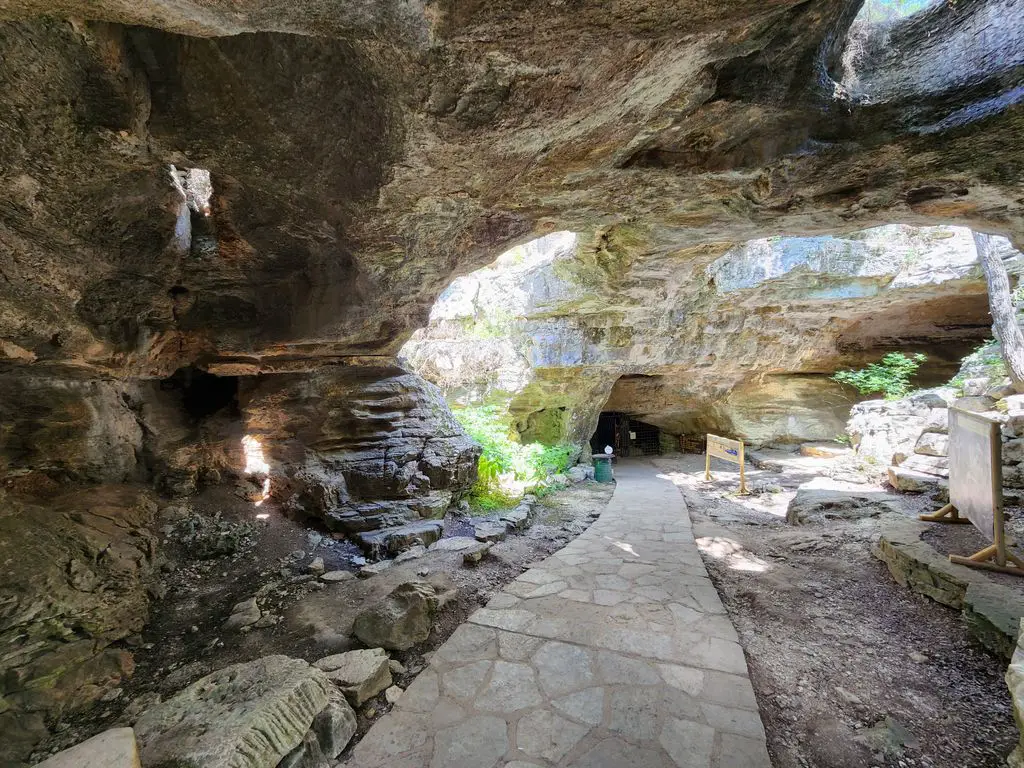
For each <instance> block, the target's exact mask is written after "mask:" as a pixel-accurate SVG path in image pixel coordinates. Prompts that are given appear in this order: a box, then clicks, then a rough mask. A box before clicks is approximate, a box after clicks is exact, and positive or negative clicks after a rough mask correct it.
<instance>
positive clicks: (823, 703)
mask: <svg viewBox="0 0 1024 768" xmlns="http://www.w3.org/2000/svg"><path fill="white" fill-rule="evenodd" d="M657 465H658V466H659V467H660V468H661V469H662V470H663V471H664V472H665V473H666V474H667V475H669V476H670V477H671V478H672V479H673V481H674V482H675V483H676V485H677V486H678V487H679V489H680V491H681V492H682V493H683V495H684V497H685V499H686V501H687V504H688V505H689V508H690V514H691V516H692V517H693V519H694V531H695V534H696V535H697V536H698V537H699V539H700V541H699V542H698V543H699V544H700V545H701V546H702V550H703V553H704V557H705V562H706V564H707V566H708V570H709V572H710V574H711V578H712V580H713V581H714V582H715V585H716V586H717V588H718V590H719V592H720V593H721V595H722V599H723V601H724V603H725V605H726V607H727V609H728V611H729V614H730V616H731V617H732V619H733V622H734V623H735V625H736V628H737V630H738V631H739V634H740V638H741V642H742V643H743V646H744V649H745V651H746V654H747V660H748V663H749V666H750V672H751V679H752V681H753V683H754V689H755V691H756V693H757V697H758V701H759V704H760V706H761V712H762V717H763V720H764V724H765V729H766V731H767V734H768V746H769V751H770V753H771V756H772V760H773V763H774V765H775V767H776V768H796V767H797V766H803V767H806V768H865V767H874V766H879V767H881V766H885V767H886V768H890V767H891V768H897V767H898V768H925V767H928V768H996V767H997V766H998V767H999V768H1002V766H1005V760H1006V756H1007V755H1008V754H1009V752H1010V751H1011V749H1012V748H1013V746H1014V744H1015V743H1016V741H1017V729H1016V727H1015V725H1014V722H1013V717H1012V712H1011V707H1010V699H1009V694H1008V692H1007V690H1006V686H1005V683H1004V682H1003V674H1004V671H1005V666H1006V663H1005V661H1004V660H1002V659H999V658H996V657H994V656H992V655H991V654H989V653H988V652H987V651H986V650H985V649H983V648H982V647H981V646H980V645H978V644H977V643H976V642H975V641H974V640H973V638H972V637H971V635H970V633H969V632H968V630H967V628H966V626H965V625H964V624H963V622H962V621H961V619H960V617H959V614H957V613H956V612H955V611H952V610H950V609H948V608H945V607H944V606H941V605H939V604H937V603H934V602H931V601H929V600H927V599H926V598H923V597H920V596H917V595H914V594H911V593H910V592H909V591H907V590H904V589H902V588H901V587H899V586H898V585H897V584H896V583H895V581H893V579H892V577H891V576H890V575H889V573H888V571H887V570H886V568H885V566H884V565H883V564H882V563H881V562H880V561H878V560H876V559H875V558H874V557H873V556H872V554H871V547H872V544H873V542H874V541H875V540H876V539H877V521H876V519H873V518H867V519H860V520H852V521H845V520H844V521H840V520H833V521H829V522H828V524H827V525H824V524H810V525H804V526H800V527H797V528H794V527H792V526H789V525H787V524H786V522H785V510H786V506H787V505H788V503H789V500H790V499H791V498H792V497H793V495H794V494H795V491H796V487H797V486H798V485H799V484H800V483H802V482H806V481H807V480H809V479H811V478H812V477H813V476H815V475H816V474H821V473H826V472H829V469H828V468H827V467H825V468H822V467H820V466H819V467H815V468H814V469H813V470H808V471H801V470H798V469H787V470H785V471H783V472H781V473H774V472H758V471H753V472H751V473H749V475H750V480H751V485H752V487H754V488H764V487H767V486H774V489H773V492H766V493H760V494H755V495H752V496H747V497H739V496H737V495H735V493H734V491H735V488H736V483H737V476H736V475H734V474H732V473H729V472H719V471H716V473H715V475H716V480H715V481H713V482H710V483H706V482H704V480H703V457H701V456H689V455H685V456H679V457H672V458H668V457H666V458H661V459H659V460H657ZM844 477H849V473H845V474H844ZM865 489H866V490H875V491H879V492H884V491H887V490H890V489H886V488H882V487H879V486H870V485H866V486H865ZM900 498H901V506H902V507H903V511H904V512H905V513H906V514H908V515H915V516H916V515H917V514H918V513H919V512H921V511H928V510H929V509H931V508H934V507H935V504H934V503H933V502H931V501H929V500H928V499H925V498H923V497H920V496H901V497H900ZM960 527H961V526H958V528H960ZM962 528H967V526H962ZM937 535H943V536H945V535H952V534H945V533H942V534H937ZM962 546H965V547H967V548H970V546H973V542H971V543H964V544H962ZM1008 578H1012V577H1008ZM1016 586H1019V587H1022V588H1024V585H1021V584H1016Z"/></svg>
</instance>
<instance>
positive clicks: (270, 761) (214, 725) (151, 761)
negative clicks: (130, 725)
mask: <svg viewBox="0 0 1024 768" xmlns="http://www.w3.org/2000/svg"><path fill="white" fill-rule="evenodd" d="M331 688H332V686H331V682H330V680H329V679H328V677H327V675H326V674H325V673H324V672H323V671H322V670H320V669H318V668H316V667H314V666H313V665H311V664H308V663H307V662H305V661H302V660H301V659H293V658H290V657H288V656H266V657H264V658H261V659H257V660H255V661H250V662H247V663H244V664H233V665H231V666H230V667H225V668H224V669H221V670H218V671H217V672H214V673H213V674H210V675H207V676H206V677H204V678H201V679H200V680H197V681H196V682H194V683H193V684H192V685H190V686H189V687H188V688H186V689H185V690H183V691H181V692H180V693H178V694H177V695H176V696H174V697H173V698H171V699H168V700H167V701H165V702H163V703H160V704H157V705H155V706H154V707H152V708H150V709H148V710H146V711H145V712H144V713H143V714H142V715H141V716H140V717H139V719H138V720H137V721H136V723H135V733H136V736H137V738H138V741H139V753H140V756H141V758H142V763H143V765H145V766H147V768H161V767H163V766H168V767H170V766H174V768H274V766H276V765H277V764H278V763H279V762H280V761H281V759H282V758H284V757H285V756H286V755H287V754H288V753H289V752H291V751H292V750H293V749H295V748H296V747H297V746H299V744H300V743H301V742H302V740H303V738H304V737H305V735H306V733H307V731H309V730H310V728H311V726H312V724H313V721H314V719H315V718H316V717H317V715H318V714H319V713H320V712H322V711H323V710H324V709H325V708H326V707H327V706H328V704H329V703H330V701H331Z"/></svg>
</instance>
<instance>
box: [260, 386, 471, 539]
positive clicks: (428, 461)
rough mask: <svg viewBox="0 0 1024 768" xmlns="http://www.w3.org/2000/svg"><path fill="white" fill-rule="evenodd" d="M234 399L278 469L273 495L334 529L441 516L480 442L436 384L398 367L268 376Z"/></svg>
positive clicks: (430, 533) (432, 534) (426, 534)
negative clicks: (469, 434)
mask: <svg viewBox="0 0 1024 768" xmlns="http://www.w3.org/2000/svg"><path fill="white" fill-rule="evenodd" d="M241 400H242V411H243V419H244V421H245V423H246V428H247V430H248V431H249V432H250V433H251V434H253V435H256V436H258V438H259V439H260V441H261V443H262V445H263V446H264V450H265V452H266V454H267V460H268V462H270V463H271V464H272V465H273V466H275V467H278V468H279V469H280V471H281V473H282V475H283V476H282V477H280V478H275V479H274V480H273V482H272V486H271V488H272V493H273V494H274V496H275V497H276V498H277V499H279V500H280V501H281V502H282V503H283V504H284V505H285V506H286V507H288V508H289V509H291V510H292V511H293V512H295V513H297V514H302V515H307V516H315V517H320V518H322V519H323V521H324V522H325V523H326V525H327V526H328V527H329V528H330V529H331V530H333V531H339V532H343V533H346V534H358V533H360V532H364V531H373V530H376V529H382V528H394V527H400V526H404V525H406V524H410V523H412V524H416V525H419V524H420V521H421V518H428V517H435V518H436V517H441V516H443V515H444V513H445V511H446V510H447V509H448V507H449V505H450V504H451V502H452V500H453V499H454V498H455V497H456V496H457V495H459V494H461V493H463V492H464V491H465V490H467V489H468V488H469V487H470V486H471V485H472V484H473V482H474V481H475V480H476V462H477V457H478V456H479V455H480V448H479V447H478V446H477V445H476V443H474V442H473V441H472V440H471V439H470V438H469V437H467V436H466V434H465V432H464V431H463V430H462V427H461V426H459V423H458V422H457V421H456V420H455V418H454V417H453V416H452V413H451V411H450V410H449V408H448V405H447V404H446V403H445V401H444V398H443V397H442V396H441V393H440V392H439V391H438V389H437V387H436V386H434V385H433V384H430V383H428V382H426V381H424V380H423V379H421V378H420V377H419V376H416V375H415V374H412V373H409V372H408V371H405V370H403V369H401V368H398V367H396V366H374V367H371V366H328V367H324V368H321V369H320V370H317V371H314V372H311V373H306V374H294V375H291V374H287V375H279V376H272V377H267V378H266V379H265V380H264V379H261V380H259V381H258V382H255V383H254V385H253V386H252V387H251V388H246V389H245V391H243V392H242V395H241ZM435 529H436V530H435ZM439 532H440V524H439V523H430V524H427V525H426V526H424V527H423V528H422V529H419V528H417V529H416V530H414V531H411V532H409V535H408V536H407V537H404V538H403V536H402V535H395V536H390V537H385V539H384V540H382V541H381V542H377V543H379V544H381V545H382V547H383V548H384V549H388V550H389V551H398V550H400V549H401V548H403V547H404V546H406V545H407V543H408V541H407V540H414V539H417V538H418V539H420V540H421V543H424V544H428V543H430V542H432V541H434V540H436V538H437V536H438V535H439ZM367 546H369V544H368V545H367Z"/></svg>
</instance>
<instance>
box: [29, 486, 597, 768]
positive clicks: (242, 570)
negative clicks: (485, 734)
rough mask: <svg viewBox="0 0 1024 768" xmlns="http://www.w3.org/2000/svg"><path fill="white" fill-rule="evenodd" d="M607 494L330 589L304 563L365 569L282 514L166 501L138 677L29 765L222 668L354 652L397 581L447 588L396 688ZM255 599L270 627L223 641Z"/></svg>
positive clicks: (573, 532)
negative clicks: (487, 548) (274, 657)
mask: <svg viewBox="0 0 1024 768" xmlns="http://www.w3.org/2000/svg"><path fill="white" fill-rule="evenodd" d="M613 490H614V486H613V485H601V484H598V483H595V482H593V481H587V482H584V483H579V484H577V485H573V486H570V487H568V488H566V489H564V490H561V491H557V492H555V493H553V494H551V495H549V496H547V497H545V498H542V499H540V500H539V502H538V505H537V506H536V508H535V520H534V523H533V525H532V526H531V527H530V528H528V529H527V530H525V531H523V532H522V533H519V534H510V535H509V536H508V538H507V539H506V540H505V541H503V542H499V543H497V544H495V545H494V546H493V547H492V549H491V552H490V554H489V555H488V556H487V557H485V558H484V560H483V561H481V563H480V564H478V565H477V566H475V567H467V566H465V565H464V564H463V562H462V555H461V553H459V552H428V553H427V554H425V555H424V556H422V557H419V558H416V559H413V560H409V561H407V562H404V563H401V564H396V565H394V566H393V567H392V568H390V569H388V570H386V571H384V572H383V573H380V574H378V575H375V576H371V577H370V578H365V579H361V578H352V579H350V580H346V581H342V582H338V583H324V582H322V581H320V580H318V579H317V577H316V576H315V575H314V574H312V573H310V572H309V567H308V566H309V564H310V563H311V562H312V561H313V559H314V558H316V557H321V558H323V560H324V565H325V567H326V570H328V571H333V570H347V571H353V572H355V571H357V570H358V569H359V567H360V566H361V565H363V564H365V560H363V558H362V554H363V553H362V552H360V551H359V549H358V548H357V547H356V546H354V545H353V544H351V543H350V542H347V541H336V540H335V539H334V538H332V537H331V536H329V535H326V532H325V531H322V530H317V529H314V528H312V527H310V526H309V525H305V524H302V523H299V522H296V521H295V520H292V519H290V518H288V517H286V516H284V515H282V514H281V513H280V511H279V510H278V509H276V508H275V506H274V505H273V504H272V503H269V502H268V503H266V504H264V505H262V506H260V507H254V505H253V504H252V503H251V502H249V501H246V500H244V499H242V498H240V496H239V495H238V493H237V492H236V490H235V489H233V488H232V487H230V486H226V485H225V486H219V487H215V488H211V489H209V490H207V491H205V492H203V493H202V494H200V495H199V496H196V497H194V498H192V499H190V500H189V501H188V503H186V504H177V503H172V504H168V505H167V506H166V507H165V508H164V509H163V510H162V512H161V520H160V526H161V531H160V532H161V534H162V545H161V552H162V554H163V556H164V557H166V563H165V565H164V567H163V569H162V572H161V574H160V576H159V578H158V579H157V580H156V581H155V582H154V584H153V587H152V591H153V592H154V595H155V597H156V599H154V601H153V604H152V609H151V616H150V621H149V623H148V624H147V626H146V628H145V630H144V631H143V633H142V634H141V635H140V636H136V637H134V638H131V639H130V642H128V643H126V646H127V647H130V648H132V649H133V651H134V654H135V663H136V668H135V673H134V675H133V676H132V678H131V679H130V680H128V681H126V683H125V684H124V685H123V687H122V688H119V689H117V690H115V691H113V692H111V694H109V695H108V697H106V700H105V701H101V702H98V703H97V705H95V706H94V707H93V708H92V709H90V710H88V711H87V712H84V713H81V714H79V715H77V716H76V717H74V718H70V719H68V720H67V721H65V722H62V723H60V724H58V726H57V727H56V730H55V736H54V737H53V738H52V739H50V740H49V741H48V742H47V743H45V744H44V745H43V746H42V748H41V749H40V750H39V752H38V753H37V757H38V758H39V759H41V758H43V757H45V756H46V755H47V754H49V753H52V752H54V751H57V750H58V749H63V748H65V747H67V746H70V745H71V744H74V743H77V742H78V741H81V740H83V739H85V738H88V737H89V736H91V735H93V734H95V733H98V732H100V731H102V730H104V729H106V728H110V727H113V726H114V725H130V724H131V723H132V722H134V719H135V718H136V717H137V716H138V715H139V714H140V713H141V712H142V711H143V710H144V709H145V708H146V707H147V706H149V705H151V704H152V703H154V702H155V701H156V700H157V697H162V698H164V699H166V698H167V697H169V696H170V695H173V694H174V693H175V692H177V691H178V690H180V689H182V688H184V687H185V686H186V685H188V684H190V683H192V682H194V681H195V680H197V679H198V678H200V677H202V676H203V675H206V674H208V673H210V672H212V671H214V670H217V669H220V668H222V667H224V666H227V665H229V664H233V663H236V662H241V661H249V660H252V659H255V658H259V657H261V656H266V655H269V654H274V653H283V654H287V655H290V656H295V657H301V658H305V659H307V660H309V661H313V660H316V659H318V658H321V657H323V656H326V655H329V654H331V653H339V652H342V651H345V650H350V649H351V648H355V647H360V645H359V643H358V641H356V640H355V639H354V638H353V637H352V636H351V629H352V623H353V621H354V620H355V617H356V616H357V615H358V614H359V613H360V612H362V611H363V610H365V609H366V608H367V607H369V606H370V605H371V604H373V603H375V602H377V601H378V600H380V599H381V598H382V597H384V596H385V595H387V594H388V593H389V592H390V591H391V590H392V589H394V588H395V587H396V586H398V585H399V584H401V583H403V582H406V581H415V580H427V581H430V582H431V583H434V584H435V585H437V586H439V587H443V588H445V589H447V588H452V587H454V588H455V589H456V590H457V597H456V598H455V599H454V600H452V601H451V602H449V603H448V604H447V605H445V607H444V608H443V609H442V611H441V612H440V613H439V614H438V616H437V617H436V621H435V624H434V627H433V631H432V633H431V636H430V638H429V639H428V640H427V641H425V642H424V643H422V644H421V645H420V646H417V647H414V648H412V649H410V650H409V651H407V652H404V653H392V654H391V656H392V658H393V659H396V660H398V661H399V662H401V663H402V665H403V666H404V667H405V669H406V672H405V673H403V674H398V675H395V682H396V684H398V685H400V686H401V687H403V688H404V687H406V685H407V684H408V683H409V682H411V680H412V679H413V678H414V677H415V676H416V674H418V673H419V672H420V671H421V670H422V669H423V668H424V666H425V665H426V660H427V658H429V654H430V653H431V651H432V650H433V649H434V648H436V647H437V646H439V645H440V644H441V643H443V642H444V641H445V640H446V639H447V638H448V636H449V635H450V634H451V633H452V632H454V631H455V628H456V627H457V626H458V625H459V624H461V623H462V622H463V621H465V619H466V618H467V617H468V616H469V614H470V613H472V612H473V611H474V610H475V609H476V608H477V607H479V606H480V605H483V604H484V603H486V602H487V601H488V600H489V599H490V597H491V595H492V594H493V593H494V592H495V591H496V590H498V589H500V588H501V587H502V586H504V585H505V584H507V583H508V582H510V581H512V580H513V579H515V578H516V577H517V576H519V574H521V573H522V572H523V571H525V570H526V569H527V568H528V567H529V566H530V565H531V564H533V563H535V562H537V561H540V560H542V559H544V558H545V557H546V556H547V555H549V554H551V553H552V552H554V551H556V550H558V549H561V548H562V547H563V546H565V544H566V543H568V541H569V540H570V539H572V538H575V537H576V536H578V535H579V534H580V533H582V532H583V531H584V530H586V528H587V526H589V525H590V523H591V522H592V520H593V518H594V517H596V515H597V514H598V513H600V511H601V510H603V509H604V507H605V506H606V505H607V503H608V499H609V498H610V497H611V494H612V491H613ZM257 515H259V516H260V517H259V518H258V517H257ZM467 532H468V534H469V535H472V520H471V519H469V518H460V517H456V516H450V517H449V518H448V519H446V521H445V536H451V535H460V534H461V535H466V534H467ZM253 596H256V597H257V598H258V602H259V605H260V607H261V608H262V609H263V610H264V614H265V618H266V621H265V622H264V623H265V624H266V626H263V627H260V628H258V629H254V630H252V631H249V632H226V631H225V630H224V628H223V624H224V622H225V620H226V619H227V617H228V616H229V615H230V614H231V609H232V607H233V606H235V605H236V604H237V603H240V602H242V601H244V600H247V599H249V598H251V597H253ZM388 709H389V705H388V704H387V703H386V702H385V700H384V696H383V694H381V695H380V696H378V697H377V698H376V699H374V700H371V701H370V702H369V703H368V705H367V706H364V707H363V708H362V709H361V710H360V711H359V713H358V716H359V732H358V733H357V737H356V738H355V739H353V741H352V744H353V745H354V744H355V743H356V742H357V741H358V737H360V736H361V735H362V734H363V733H365V731H366V730H367V729H368V728H369V726H370V725H371V724H372V723H373V722H374V721H375V720H376V719H377V718H379V717H380V716H381V715H383V714H384V713H385V712H386V711H387V710H388ZM349 750H351V746H350V747H349ZM346 754H347V752H346V753H343V755H342V758H344V757H345V755H346Z"/></svg>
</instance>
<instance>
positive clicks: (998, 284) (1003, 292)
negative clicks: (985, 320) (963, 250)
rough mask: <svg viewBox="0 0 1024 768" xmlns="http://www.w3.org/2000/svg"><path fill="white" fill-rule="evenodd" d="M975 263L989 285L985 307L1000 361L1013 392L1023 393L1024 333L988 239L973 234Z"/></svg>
mask: <svg viewBox="0 0 1024 768" xmlns="http://www.w3.org/2000/svg"><path fill="white" fill-rule="evenodd" d="M974 245H975V247H977V249H978V259H979V260H980V261H981V268H982V270H983V271H984V272H985V280H986V282H988V307H989V312H990V313H991V314H992V332H993V333H994V334H995V337H996V339H998V341H999V344H1000V345H1001V346H1002V348H1003V359H1004V360H1005V361H1006V367H1007V368H1008V369H1009V370H1010V380H1011V381H1012V382H1013V388H1014V389H1016V390H1017V391H1018V392H1024V333H1021V330H1020V326H1019V325H1017V313H1016V311H1015V310H1014V308H1013V299H1012V298H1011V297H1010V278H1009V277H1008V276H1007V274H1006V267H1005V266H1003V261H1002V259H1000V258H999V255H998V254H997V253H996V252H995V251H993V250H992V248H991V247H989V237H988V235H983V234H980V233H978V232H975V233H974Z"/></svg>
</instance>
